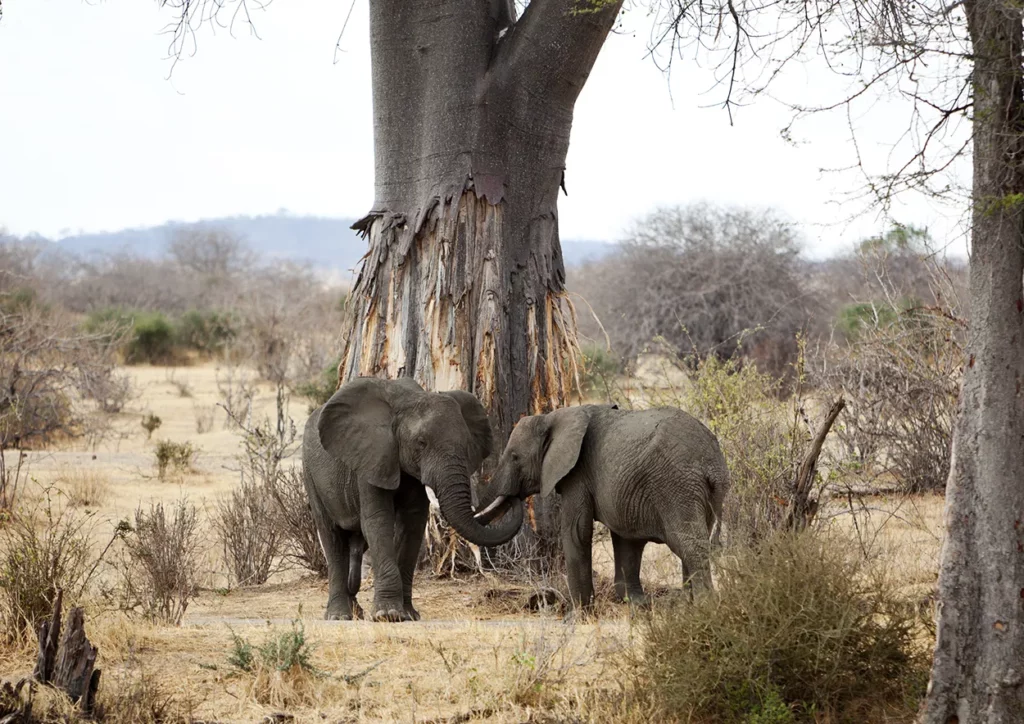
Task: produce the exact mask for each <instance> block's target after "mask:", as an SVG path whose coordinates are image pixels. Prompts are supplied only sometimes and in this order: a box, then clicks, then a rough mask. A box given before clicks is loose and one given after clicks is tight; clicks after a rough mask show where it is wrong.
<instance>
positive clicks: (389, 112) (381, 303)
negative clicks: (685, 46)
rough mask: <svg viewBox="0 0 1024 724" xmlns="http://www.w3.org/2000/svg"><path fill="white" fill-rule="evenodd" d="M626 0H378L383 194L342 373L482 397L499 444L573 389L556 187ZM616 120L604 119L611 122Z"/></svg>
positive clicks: (369, 221)
mask: <svg viewBox="0 0 1024 724" xmlns="http://www.w3.org/2000/svg"><path fill="white" fill-rule="evenodd" d="M621 2H622V0H612V1H611V2H601V3H599V4H597V5H595V6H592V5H591V4H590V3H587V2H585V1H584V2H579V3H577V2H575V1H574V0H536V1H535V2H532V3H531V4H530V5H529V6H528V7H527V8H526V10H525V12H524V13H523V16H522V17H521V18H520V19H518V20H515V18H514V17H513V11H512V10H511V5H512V3H511V0H508V2H507V4H506V0H490V2H487V1H486V0H438V1H436V2H430V3H426V2H411V1H410V0H373V2H371V3H370V35H371V57H372V65H373V91H374V97H373V112H374V146H375V157H376V178H375V186H376V200H375V202H374V206H373V209H372V211H371V212H370V213H369V214H368V215H367V216H366V217H365V218H363V219H362V220H361V221H360V222H359V223H357V224H356V226H355V228H357V229H359V230H361V231H362V232H363V233H364V234H365V235H366V236H367V238H368V239H369V249H368V251H367V254H366V256H365V257H364V260H363V266H362V268H361V271H360V273H359V276H358V278H357V281H356V284H355V288H354V290H353V294H352V296H351V300H352V301H351V317H350V320H349V323H348V329H347V332H348V333H347V338H346V342H345V349H344V353H343V355H342V362H341V365H340V366H339V370H338V377H339V383H342V382H345V381H346V380H349V379H352V378H353V377H356V376H359V375H376V376H382V377H390V378H394V377H401V376H406V377H413V378H415V379H416V380H417V381H418V382H420V383H421V384H422V385H423V386H424V387H425V388H426V389H437V390H446V389H464V390H469V391H471V392H473V393H474V394H475V395H476V396H477V397H478V398H479V399H480V400H481V401H482V402H483V403H484V405H485V406H486V407H487V409H488V411H489V413H490V415H491V418H492V423H493V425H494V428H495V433H496V434H495V438H496V445H499V446H500V445H504V442H505V440H506V439H507V438H508V435H509V433H510V432H511V430H512V427H513V426H514V425H515V423H516V421H517V420H518V419H519V418H520V417H521V416H522V415H524V414H533V413H539V412H544V411H547V410H549V409H551V408H553V407H556V406H559V405H562V404H564V403H565V402H567V401H568V399H569V395H570V392H571V389H572V383H573V376H574V373H575V370H576V360H577V345H576V329H575V328H576V325H575V316H574V315H575V313H574V310H573V307H572V305H571V303H570V302H569V300H568V297H567V295H566V291H565V271H564V267H563V262H562V254H561V247H560V245H559V240H558V215H557V210H556V202H557V198H558V192H559V187H560V185H561V184H563V183H564V171H565V158H566V153H567V151H568V147H569V130H570V127H571V124H572V114H573V106H574V104H575V101H576V98H577V96H578V94H579V92H580V90H581V89H582V88H583V84H584V82H585V81H586V79H587V76H588V75H589V73H590V70H591V68H592V67H593V64H594V61H595V60H596V58H597V54H598V52H599V50H600V49H601V46H602V44H603V43H604V40H605V38H606V37H607V35H608V32H609V30H610V29H611V27H612V24H613V23H614V21H615V18H616V16H617V14H618V12H619V8H620V6H621ZM609 133H610V134H611V133H612V132H611V131H610V132H609Z"/></svg>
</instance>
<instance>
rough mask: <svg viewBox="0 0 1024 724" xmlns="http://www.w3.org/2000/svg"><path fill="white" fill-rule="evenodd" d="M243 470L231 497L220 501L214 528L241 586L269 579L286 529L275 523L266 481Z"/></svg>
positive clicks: (271, 500) (214, 518)
mask: <svg viewBox="0 0 1024 724" xmlns="http://www.w3.org/2000/svg"><path fill="white" fill-rule="evenodd" d="M249 472H250V471H245V470H243V472H242V479H241V482H240V484H239V485H238V487H237V488H235V489H234V490H232V491H231V495H230V497H228V498H226V499H222V500H219V501H218V502H217V508H216V512H215V513H214V516H213V527H214V530H215V531H216V532H217V537H218V538H219V539H220V543H221V548H222V550H223V551H224V560H225V561H226V562H227V564H228V569H229V570H230V572H231V577H232V579H233V580H234V581H235V582H236V583H238V584H239V585H242V586H248V585H260V584H263V583H266V582H267V579H268V578H270V575H271V574H272V573H273V572H274V562H275V561H276V560H277V559H278V557H279V556H280V553H281V548H282V545H283V543H284V540H283V538H284V532H283V529H282V527H281V526H280V525H276V524H275V521H274V518H275V513H276V512H277V509H276V507H275V505H274V501H275V499H274V497H272V495H271V494H270V492H269V491H268V489H267V488H268V485H267V484H266V482H264V481H260V480H257V479H256V478H255V477H253V476H252V475H251V474H248V473H249Z"/></svg>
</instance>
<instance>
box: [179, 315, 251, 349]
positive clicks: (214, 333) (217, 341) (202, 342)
mask: <svg viewBox="0 0 1024 724" xmlns="http://www.w3.org/2000/svg"><path fill="white" fill-rule="evenodd" d="M237 335H238V330H237V322H236V320H235V318H234V317H233V316H232V315H231V314H229V313H227V312H216V311H212V310H198V309H193V310H191V311H188V312H185V314H183V315H181V319H179V320H178V323H177V328H176V330H175V340H176V342H177V344H178V345H180V346H181V347H185V348H187V349H194V350H196V351H197V352H199V353H201V354H205V355H213V354H216V353H218V352H221V351H222V350H224V349H225V348H226V347H227V346H229V345H230V344H231V343H232V342H233V341H234V340H235V337H236V336H237Z"/></svg>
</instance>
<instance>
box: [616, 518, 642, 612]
mask: <svg viewBox="0 0 1024 724" xmlns="http://www.w3.org/2000/svg"><path fill="white" fill-rule="evenodd" d="M646 545H647V541H645V540H629V539H628V538H623V537H622V536H620V535H618V534H616V533H615V532H612V550H613V551H614V553H615V598H616V599H617V600H619V601H628V602H629V603H630V604H632V605H634V606H639V607H641V608H643V607H646V606H647V605H648V604H649V601H648V599H647V595H646V594H645V593H644V589H643V586H641V585H640V563H641V561H642V560H643V556H644V546H646Z"/></svg>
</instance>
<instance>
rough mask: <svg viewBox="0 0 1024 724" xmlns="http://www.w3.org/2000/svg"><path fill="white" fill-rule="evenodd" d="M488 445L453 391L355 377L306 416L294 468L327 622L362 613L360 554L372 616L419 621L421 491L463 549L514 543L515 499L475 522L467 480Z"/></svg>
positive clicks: (483, 423) (482, 425) (486, 429)
mask: <svg viewBox="0 0 1024 724" xmlns="http://www.w3.org/2000/svg"><path fill="white" fill-rule="evenodd" d="M491 447H492V437H491V428H490V423H489V421H488V419H487V414H486V412H485V411H484V408H483V406H482V405H481V404H480V402H479V401H478V400H477V399H476V397H474V396H473V395H472V394H470V393H468V392H464V391H461V390H452V391H449V392H426V391H424V390H423V388H422V387H420V386H419V384H417V383H416V382H415V381H414V380H412V379H408V378H402V379H397V380H384V379H378V378H373V377H357V378H355V379H353V380H351V381H349V382H346V383H345V384H343V385H342V386H341V387H340V388H339V389H338V391H337V392H335V393H334V395H333V396H332V397H331V398H330V399H329V400H328V401H327V402H326V403H325V404H324V405H323V406H322V407H319V408H317V409H316V410H314V411H313V412H312V413H311V414H310V416H309V419H308V420H307V422H306V427H305V430H304V432H303V438H302V468H303V481H304V484H305V487H306V493H307V495H308V496H309V504H310V508H311V510H312V514H313V520H314V523H315V524H316V530H317V535H318V536H319V538H320V545H321V547H322V548H323V551H324V556H325V557H326V558H327V577H328V599H327V608H326V611H325V614H324V615H325V618H327V619H328V620H351V619H352V618H358V617H360V616H361V614H362V611H361V609H360V607H359V605H358V603H357V601H356V594H357V593H358V592H359V586H360V584H361V578H362V557H363V552H364V550H365V549H366V548H368V549H369V552H370V559H371V564H372V567H373V572H374V581H373V588H374V593H373V608H372V610H371V616H372V618H373V619H375V620H379V621H410V620H419V617H420V616H419V613H418V612H417V611H416V609H415V608H414V607H413V605H412V581H413V574H414V572H415V568H416V563H417V561H418V559H419V553H420V546H421V544H422V542H423V532H424V529H425V527H426V523H427V516H428V514H429V506H430V503H429V499H428V497H427V492H426V487H429V488H431V489H432V490H433V492H434V495H435V496H436V498H437V501H438V504H439V505H440V508H441V513H442V514H443V515H444V517H445V518H446V519H447V521H448V522H449V523H450V524H451V526H452V527H453V528H454V529H455V530H456V532H458V533H459V534H460V535H461V536H463V537H464V538H466V539H467V540H469V541H470V542H472V543H474V544H476V545H479V546H496V545H500V544H502V543H504V542H506V541H508V540H510V539H511V538H512V537H513V536H515V534H516V533H517V532H518V531H519V529H520V527H521V526H522V521H523V508H522V503H521V501H518V500H517V501H512V502H511V504H510V505H506V506H503V507H504V510H503V511H501V512H502V513H504V514H505V515H504V517H502V518H501V519H500V520H499V521H497V522H492V523H491V524H490V525H488V524H483V523H481V522H480V521H478V520H477V519H475V518H474V514H473V507H472V503H471V501H472V492H471V489H470V476H471V475H472V474H473V473H475V472H476V470H477V469H478V468H479V467H480V464H481V463H482V461H483V460H484V459H486V458H487V457H488V456H489V455H490V453H491ZM495 517H497V516H492V517H489V518H488V520H490V521H493V520H494V518H495Z"/></svg>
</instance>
